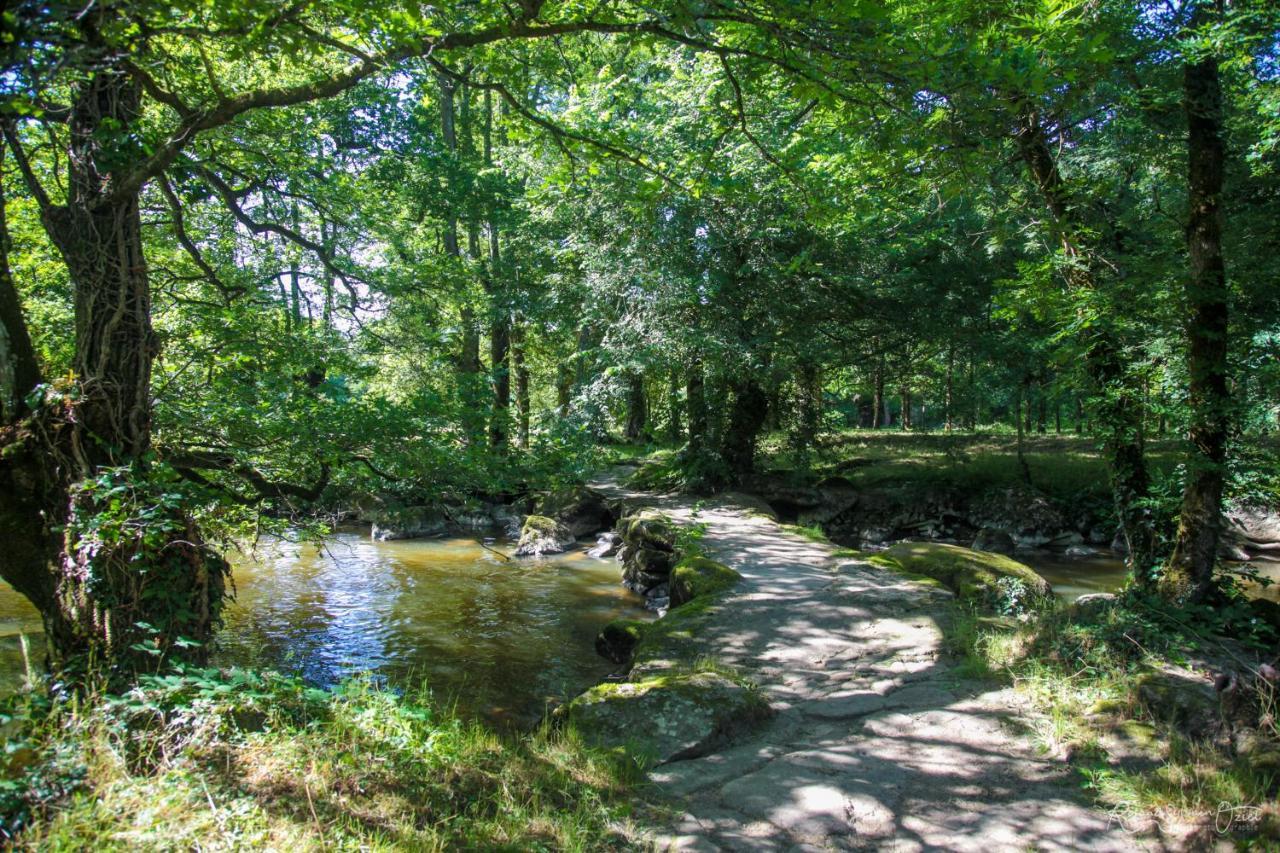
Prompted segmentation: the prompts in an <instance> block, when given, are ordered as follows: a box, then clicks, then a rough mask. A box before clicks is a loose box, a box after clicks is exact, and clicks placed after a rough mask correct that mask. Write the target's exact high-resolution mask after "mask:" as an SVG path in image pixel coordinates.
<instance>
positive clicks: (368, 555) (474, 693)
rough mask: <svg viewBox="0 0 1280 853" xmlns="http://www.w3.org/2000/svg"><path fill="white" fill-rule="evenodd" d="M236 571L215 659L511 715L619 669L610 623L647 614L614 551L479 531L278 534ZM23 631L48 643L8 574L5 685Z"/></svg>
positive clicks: (1, 671)
mask: <svg viewBox="0 0 1280 853" xmlns="http://www.w3.org/2000/svg"><path fill="white" fill-rule="evenodd" d="M498 547H506V548H508V549H509V547H510V546H509V545H507V546H502V545H500V546H498ZM233 577H234V580H235V586H236V599H235V601H233V602H231V603H229V604H228V606H227V608H226V610H225V611H224V618H225V626H224V628H223V629H222V631H221V632H220V634H219V636H218V642H219V649H218V651H217V653H216V656H215V658H214V663H216V664H219V665H241V666H255V667H261V668H270V669H276V670H279V671H281V672H286V673H291V674H294V675H298V676H300V677H302V678H304V679H305V680H306V681H308V682H309V683H311V684H315V685H317V686H322V687H329V686H332V685H334V684H336V683H338V682H340V681H342V680H343V679H344V678H347V677H350V676H353V675H361V674H371V675H373V676H375V677H376V678H378V679H380V680H383V681H385V682H386V683H388V684H390V685H392V686H397V687H407V686H416V685H418V684H419V683H422V682H425V683H426V684H427V685H428V686H429V687H430V688H431V690H432V692H433V694H434V695H435V696H436V698H437V699H439V700H442V701H444V702H447V703H449V704H451V705H454V706H455V707H456V708H457V710H458V711H459V712H460V713H462V714H463V715H465V716H468V717H481V718H484V719H486V720H488V721H489V722H492V723H497V724H500V725H501V724H511V725H516V726H525V725H529V724H531V723H533V722H535V721H536V720H537V719H538V718H539V717H540V716H541V715H542V713H543V712H544V710H545V709H546V706H547V703H548V702H550V701H553V700H555V699H557V698H563V697H565V696H571V695H573V694H575V693H577V692H579V691H581V690H584V689H586V688H587V687H589V686H591V685H593V684H595V683H597V682H599V681H600V680H602V679H603V678H604V677H605V676H606V675H608V673H609V672H610V671H611V670H612V669H613V668H614V667H613V665H612V664H610V663H608V662H607V661H605V660H604V659H602V658H600V657H599V656H597V655H596V652H595V645H594V642H595V637H596V634H598V633H599V632H600V629H601V628H602V627H603V626H604V624H605V623H606V622H608V621H609V620H611V619H615V618H618V617H623V616H625V617H630V618H644V617H645V613H646V611H645V610H644V608H643V603H642V600H641V599H640V598H639V597H638V596H636V595H634V594H633V593H630V592H628V591H627V590H626V589H624V588H623V587H622V585H621V583H620V580H621V573H620V571H619V567H618V564H617V562H616V561H614V560H612V559H609V560H597V559H592V558H591V557H588V556H586V555H585V554H584V553H582V552H580V551H579V552H574V553H571V554H564V555H560V556H558V557H555V558H550V559H545V560H515V561H509V562H508V561H504V560H502V559H501V558H500V557H499V556H497V555H495V554H494V553H493V552H491V551H488V550H485V549H484V548H482V547H481V546H480V545H479V543H478V542H476V541H475V540H474V539H436V540H411V541H399V542H374V541H372V540H370V539H369V536H368V534H367V533H360V532H343V533H338V534H336V535H334V536H332V537H330V538H328V539H327V540H326V541H325V543H324V545H323V546H322V547H320V548H317V547H316V546H315V545H314V544H300V543H292V542H285V541H280V540H272V541H266V542H263V543H261V544H260V545H259V547H258V548H257V549H256V550H255V551H253V552H252V553H249V554H246V555H242V556H239V557H237V558H235V559H234V560H233ZM22 633H26V634H27V635H28V636H29V637H31V638H32V640H33V642H32V643H31V647H32V649H33V650H34V649H39V647H40V645H39V641H38V637H39V633H40V620H39V617H38V616H37V615H36V612H35V610H34V609H33V608H32V607H31V606H30V605H29V604H28V603H27V602H26V600H25V599H23V598H22V597H21V596H19V595H18V594H17V593H16V592H14V591H13V589H12V588H10V587H9V586H8V585H5V584H0V690H5V691H7V690H12V689H13V688H14V687H16V686H17V685H18V684H19V683H21V680H22V678H23V666H24V664H23V659H22V653H21V648H20V645H19V635H20V634H22ZM36 663H38V661H37V662H36Z"/></svg>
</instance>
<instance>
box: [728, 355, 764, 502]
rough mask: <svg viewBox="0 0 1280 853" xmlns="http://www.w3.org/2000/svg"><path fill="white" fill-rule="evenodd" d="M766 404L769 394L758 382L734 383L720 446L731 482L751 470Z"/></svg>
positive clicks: (738, 480) (748, 380) (742, 381)
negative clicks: (727, 418)
mask: <svg viewBox="0 0 1280 853" xmlns="http://www.w3.org/2000/svg"><path fill="white" fill-rule="evenodd" d="M768 408H769V396H768V395H767V394H766V393H765V391H764V389H763V388H761V387H760V384H759V383H758V382H756V381H755V380H753V379H744V380H739V381H738V382H736V383H734V386H733V403H732V404H731V406H730V409H729V420H728V423H727V424H726V426H725V430H724V437H723V440H722V442H721V450H720V453H721V456H723V457H724V461H725V464H726V465H728V466H729V471H730V474H731V476H732V478H733V481H734V482H741V481H742V479H743V478H744V477H747V476H748V475H750V474H751V473H752V472H753V471H754V470H755V459H756V441H757V440H758V439H759V437H760V431H761V429H762V428H763V427H764V422H765V418H766V415H767V414H768Z"/></svg>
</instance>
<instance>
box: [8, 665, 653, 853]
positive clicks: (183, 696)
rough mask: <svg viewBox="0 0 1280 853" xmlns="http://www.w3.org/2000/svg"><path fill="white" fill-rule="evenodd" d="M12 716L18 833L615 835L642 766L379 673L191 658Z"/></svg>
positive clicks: (59, 844) (221, 845)
mask: <svg viewBox="0 0 1280 853" xmlns="http://www.w3.org/2000/svg"><path fill="white" fill-rule="evenodd" d="M3 723H4V727H5V733H6V740H7V743H6V751H5V756H4V760H5V762H6V765H7V766H6V773H5V774H4V781H3V782H0V831H2V832H3V833H4V837H5V838H6V839H8V841H9V842H10V843H12V844H13V845H14V846H16V847H18V848H20V849H37V850H68V849H93V850H126V849H129V850H132V849H147V850H191V849H202V850H208V849H214V850H238V849H245V848H269V849H290V850H322V849H323V850H330V849H335V850H371V849H372V850H378V849H415V850H416V849H421V850H438V849H459V848H462V849H508V850H536V849H555V850H562V849H564V850H586V849H593V850H594V849H612V848H616V847H622V846H626V832H627V825H626V816H627V811H628V808H627V804H626V800H625V799H624V798H623V796H622V794H624V793H625V792H626V791H627V790H628V789H629V788H630V787H631V786H632V785H633V784H635V783H637V782H638V781H639V778H640V773H639V769H638V768H635V767H631V766H628V765H627V764H626V763H625V762H624V761H623V760H621V759H619V758H618V757H617V756H613V755H609V754H606V753H603V752H599V751H595V750H591V749H589V748H587V747H585V746H584V745H583V744H582V743H581V742H580V740H579V739H578V738H577V736H576V735H575V733H574V732H573V731H571V730H551V729H548V728H544V729H542V730H540V731H538V732H536V733H533V734H530V735H526V736H523V737H519V738H515V737H503V736H499V735H497V734H495V733H493V732H492V731H490V730H488V729H486V728H485V727H483V726H482V725H480V724H476V723H471V722H466V721H463V720H461V719H459V718H457V717H456V716H453V715H451V714H449V713H447V712H445V711H442V710H440V709H439V708H438V707H437V706H436V705H434V704H433V703H432V701H431V699H430V697H429V696H428V695H426V694H425V693H423V694H419V695H413V696H401V695H397V694H395V693H392V692H389V691H386V690H382V689H378V688H377V687H376V686H374V685H373V684H371V683H370V682H368V681H353V682H350V683H348V684H346V685H344V686H343V687H341V688H340V689H338V690H336V691H333V692H328V691H321V690H315V689H311V688H308V687H306V686H305V685H304V684H302V683H301V682H299V681H297V680H294V679H290V678H285V677H282V676H278V675H274V674H258V673H253V672H248V671H240V670H232V671H230V672H222V673H220V672H217V671H213V670H196V669H188V670H185V671H182V672H174V673H172V674H169V675H164V676H154V677H147V678H144V679H143V681H142V682H141V683H140V685H139V686H138V687H136V688H134V689H133V690H131V691H129V692H128V693H125V694H122V695H101V696H96V697H93V698H92V699H74V698H72V699H66V700H63V701H54V700H51V699H48V698H46V697H45V696H44V695H42V694H37V693H31V694H27V695H24V696H18V697H13V698H11V699H9V700H8V704H7V707H6V708H5V711H4V717H3Z"/></svg>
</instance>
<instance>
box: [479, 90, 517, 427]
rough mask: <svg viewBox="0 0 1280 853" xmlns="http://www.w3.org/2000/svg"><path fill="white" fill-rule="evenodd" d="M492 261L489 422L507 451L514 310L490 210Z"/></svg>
mask: <svg viewBox="0 0 1280 853" xmlns="http://www.w3.org/2000/svg"><path fill="white" fill-rule="evenodd" d="M483 139H484V162H485V165H486V166H492V165H493V98H492V95H491V94H490V92H489V90H488V89H485V90H484V128H483ZM488 230H489V262H488V266H487V267H486V270H485V290H486V292H487V293H488V295H489V303H490V308H489V311H490V324H489V369H490V371H491V372H492V375H493V379H492V384H493V415H492V417H490V419H489V446H490V447H492V448H493V449H494V450H498V451H503V450H506V448H507V441H508V435H507V433H508V431H509V428H510V420H511V358H510V357H511V310H510V306H509V305H508V300H507V287H506V284H507V282H506V280H505V277H504V274H503V268H502V251H501V240H500V238H499V232H498V222H497V218H496V217H495V215H494V212H493V210H492V209H490V211H489V228H488Z"/></svg>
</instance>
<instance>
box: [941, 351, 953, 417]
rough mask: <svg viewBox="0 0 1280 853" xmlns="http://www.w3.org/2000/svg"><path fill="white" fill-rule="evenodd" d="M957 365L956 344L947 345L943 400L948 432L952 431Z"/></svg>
mask: <svg viewBox="0 0 1280 853" xmlns="http://www.w3.org/2000/svg"><path fill="white" fill-rule="evenodd" d="M955 367H956V351H955V346H954V345H950V346H948V347H947V389H946V394H945V395H944V397H943V401H942V408H943V413H942V415H943V419H944V421H945V424H946V431H947V432H948V433H950V432H951V407H952V391H953V390H954V381H955Z"/></svg>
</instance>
